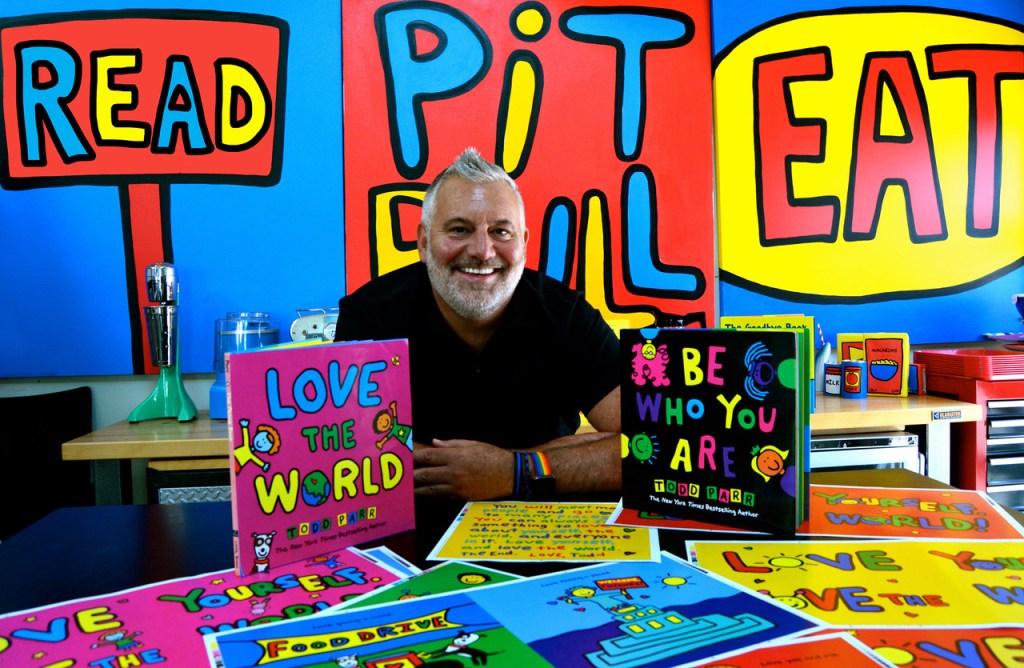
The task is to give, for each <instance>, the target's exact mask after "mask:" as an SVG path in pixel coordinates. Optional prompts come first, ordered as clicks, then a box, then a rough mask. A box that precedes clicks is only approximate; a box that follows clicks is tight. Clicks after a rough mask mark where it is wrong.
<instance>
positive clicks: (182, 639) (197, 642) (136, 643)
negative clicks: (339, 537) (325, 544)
mask: <svg viewBox="0 0 1024 668" xmlns="http://www.w3.org/2000/svg"><path fill="white" fill-rule="evenodd" d="M126 540H134V539H132V538H127V537H126ZM55 575H60V574H55ZM398 579H399V575H398V574H396V573H395V572H393V571H392V570H391V569H389V568H387V567H385V566H384V565H383V564H382V563H379V562H378V561H377V560H375V559H372V558H371V557H369V556H368V555H367V554H366V553H364V552H362V551H359V550H355V549H352V548H349V549H345V550H338V551H337V552H329V553H327V554H325V555H321V556H319V557H317V558H315V559H310V560H308V561H305V562H303V563H297V564H291V565H289V566H287V567H282V568H278V569H276V570H275V572H274V573H267V574H264V575H259V576H252V577H245V578H239V577H238V576H237V575H236V574H235V573H233V572H231V570H223V571H217V572H213V573H204V574H202V575H195V576H191V577H187V578H181V579H177V580H167V581H164V582H157V583H152V584H146V585H142V586H140V587H136V588H133V589H126V590H122V591H118V592H114V593H109V594H104V595H102V596H93V597H89V598H80V599H76V600H73V601H65V602H62V603H57V604H54V605H47V606H43V607H39V608H32V609H30V610H22V611H18V612H11V613H7V614H3V615H0V666H3V667H4V668H58V667H61V668H70V667H71V666H78V667H79V668H82V667H85V666H93V667H102V668H128V667H140V666H160V667H164V666H166V667H167V668H175V667H177V668H183V667H184V668H195V667H196V666H208V665H209V660H208V659H207V656H208V652H209V651H212V650H211V649H208V648H212V647H215V646H214V645H213V634H214V633H216V632H218V631H227V630H228V629H242V628H248V627H251V626H257V625H260V624H271V623H276V622H280V621H283V620H285V619H295V618H297V617H305V616H308V615H313V614H316V613H320V612H322V611H326V610H327V609H329V608H331V607H333V606H336V605H338V604H340V603H342V602H344V601H347V600H350V599H352V598H355V597H358V596H361V595H363V594H368V593H370V592H372V591H374V590H376V589H377V588H378V587H383V586H385V585H388V584H391V583H393V582H396V581H397V580H398Z"/></svg>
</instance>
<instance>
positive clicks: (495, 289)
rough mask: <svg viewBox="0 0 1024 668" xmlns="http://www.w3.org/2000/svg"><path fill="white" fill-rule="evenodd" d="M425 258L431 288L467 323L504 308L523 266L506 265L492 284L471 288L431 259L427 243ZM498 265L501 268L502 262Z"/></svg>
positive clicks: (432, 255)
mask: <svg viewBox="0 0 1024 668" xmlns="http://www.w3.org/2000/svg"><path fill="white" fill-rule="evenodd" d="M426 258H427V259H426V265H427V274H428V275H429V276H430V282H431V284H432V285H433V286H434V289H435V290H436V291H437V293H438V294H439V295H441V299H443V300H444V303H445V304H447V305H448V307H449V308H450V309H451V310H453V311H455V313H456V314H458V315H459V316H461V317H463V318H465V319H467V320H486V319H488V318H490V317H491V316H493V315H495V314H496V313H498V311H500V310H501V309H502V308H504V306H505V304H507V303H508V300H509V299H511V298H512V293H513V292H515V289H516V285H518V284H519V279H520V278H521V277H522V275H523V268H524V267H525V263H520V264H518V265H515V266H508V267H507V268H506V269H505V270H504V274H503V275H502V276H501V278H499V280H498V281H497V282H496V283H495V284H494V285H492V286H486V287H484V286H479V287H474V286H472V285H467V284H466V283H463V282H461V281H460V278H459V273H458V271H454V270H453V267H445V266H442V265H441V263H439V262H438V261H437V259H436V258H435V257H434V254H433V252H432V251H431V249H430V243H429V242H428V243H427V252H426ZM470 266H474V265H470ZM480 266H493V265H489V264H482V265H480ZM502 266H503V267H505V265H504V263H502ZM499 271H501V270H500V269H499Z"/></svg>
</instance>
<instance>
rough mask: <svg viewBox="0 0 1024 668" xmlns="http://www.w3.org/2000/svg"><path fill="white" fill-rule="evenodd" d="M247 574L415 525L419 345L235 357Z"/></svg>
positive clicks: (234, 420) (235, 483)
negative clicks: (414, 378)
mask: <svg viewBox="0 0 1024 668" xmlns="http://www.w3.org/2000/svg"><path fill="white" fill-rule="evenodd" d="M226 373H227V398H228V428H229V429H228V432H229V435H230V436H229V441H230V444H231V453H232V454H231V462H232V466H231V504H232V522H233V527H232V528H233V530H234V548H235V569H236V571H237V572H238V574H239V575H246V574H250V573H256V572H264V571H268V570H270V569H271V568H273V567H274V566H276V565H283V564H286V563H291V562H295V561H300V560H303V559H308V558H311V557H314V556H317V555H321V554H323V553H325V552H328V551H331V550H337V549H340V548H343V547H347V546H349V545H355V544H358V543H363V542H366V541H368V540H374V539H377V538H382V537H384V536H390V535H393V534H396V533H401V532H403V531H408V530H411V529H413V528H414V525H415V520H414V514H413V480H412V469H413V467H412V449H413V445H412V426H411V424H410V416H411V414H412V405H411V395H410V387H409V355H408V342H407V341H405V340H393V341H363V342H352V343H334V344H319V345H304V346H281V347H270V348H266V349H260V350H255V351H249V352H243V353H231V354H229V355H228V356H227V364H226Z"/></svg>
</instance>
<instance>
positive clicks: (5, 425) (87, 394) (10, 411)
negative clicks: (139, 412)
mask: <svg viewBox="0 0 1024 668" xmlns="http://www.w3.org/2000/svg"><path fill="white" fill-rule="evenodd" d="M90 431H92V389H91V388H89V387H77V388H74V389H71V390H62V391H59V392H50V393H47V394H37V395H32V396H25V397H0V434H2V436H0V438H2V444H0V461H2V463H0V541H2V540H6V539H8V538H10V537H11V536H13V535H14V534H16V533H17V532H19V531H21V530H22V529H24V528H25V527H27V526H28V525H30V524H32V523H33V522H35V521H37V520H39V519H41V518H42V517H44V516H45V515H47V514H48V513H50V512H51V511H53V510H56V509H57V508H60V507H63V506H82V505H92V504H93V503H94V492H93V483H92V473H91V470H90V467H89V462H85V461H81V462H79V461H70V462H66V461H64V460H63V459H61V445H62V444H63V443H64V442H65V441H70V440H71V439H73V438H77V437H79V436H82V435H83V434H88V433H89V432H90Z"/></svg>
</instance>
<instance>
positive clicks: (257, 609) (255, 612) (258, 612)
mask: <svg viewBox="0 0 1024 668" xmlns="http://www.w3.org/2000/svg"><path fill="white" fill-rule="evenodd" d="M268 603H270V598H269V597H267V598H265V599H263V600H262V601H260V600H255V599H254V600H252V601H249V605H250V606H251V608H250V609H249V612H251V613H252V616H253V617H262V616H263V615H265V614H267V604H268Z"/></svg>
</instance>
